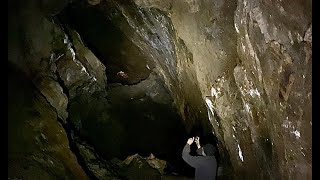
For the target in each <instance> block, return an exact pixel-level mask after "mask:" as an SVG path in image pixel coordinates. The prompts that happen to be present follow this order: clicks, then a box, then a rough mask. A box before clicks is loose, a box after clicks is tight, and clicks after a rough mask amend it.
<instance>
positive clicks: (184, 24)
mask: <svg viewBox="0 0 320 180" xmlns="http://www.w3.org/2000/svg"><path fill="white" fill-rule="evenodd" d="M134 3H135V4H132V3H128V2H124V1H108V2H106V3H104V2H101V3H100V4H99V6H97V10H98V11H101V12H103V13H105V14H106V16H107V17H109V19H110V20H111V21H112V22H113V23H114V24H115V25H116V26H117V27H119V28H120V29H121V30H122V31H123V32H124V33H125V34H126V35H127V37H129V38H131V39H132V42H134V43H135V44H136V45H137V46H138V47H140V49H141V51H142V52H143V53H144V54H146V55H147V56H149V58H151V59H152V60H153V61H154V62H155V64H156V67H157V70H158V72H159V74H161V75H162V76H163V77H164V79H165V82H166V84H167V86H168V88H169V89H170V90H171V92H172V95H173V96H174V97H175V100H176V101H175V102H176V104H177V106H178V107H179V108H180V113H181V114H182V116H183V117H184V119H185V122H186V124H187V126H193V125H194V124H196V123H195V122H197V121H206V114H204V113H205V110H204V109H205V108H203V104H204V103H205V104H206V106H207V109H208V116H209V120H210V123H211V125H212V131H213V133H214V134H215V135H216V136H217V137H218V139H219V148H220V151H221V152H222V153H223V154H224V155H223V157H224V159H225V161H228V160H227V159H229V160H230V162H231V167H226V168H224V169H233V170H234V172H233V173H234V174H236V176H237V177H243V178H246V177H256V178H275V179H278V178H279V179H286V178H287V177H290V178H291V179H300V178H307V179H310V178H311V139H312V138H311V126H312V122H311V97H312V94H311V74H312V71H311V62H312V54H311V47H312V32H311V29H312V24H311V13H310V12H311V5H312V4H311V2H310V1H298V0H297V1H290V2H289V1H264V2H259V1H241V0H239V1H238V2H234V1H200V0H194V1H157V0H154V1H143V0H137V1H134ZM203 119H205V120H203ZM202 124H204V125H205V122H204V123H202ZM209 129H210V127H209Z"/></svg>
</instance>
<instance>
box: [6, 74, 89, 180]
mask: <svg viewBox="0 0 320 180" xmlns="http://www.w3.org/2000/svg"><path fill="white" fill-rule="evenodd" d="M8 88H9V89H8V178H14V177H16V178H22V179H56V178H62V179H89V178H88V177H87V175H86V173H85V172H84V171H83V169H82V168H81V166H80V165H79V164H78V162H77V158H76V157H75V155H74V154H73V152H72V151H71V150H70V147H69V140H68V138H67V134H66V132H65V130H64V128H63V127H62V125H61V124H60V123H59V122H58V121H57V118H58V117H57V113H56V112H55V109H54V108H53V107H52V106H51V105H50V104H49V103H48V102H47V100H46V99H45V98H44V97H43V95H41V94H40V92H39V91H38V90H37V89H36V87H34V86H33V84H32V82H31V80H30V79H27V78H26V74H24V73H21V72H19V71H12V69H10V73H9V74H8Z"/></svg>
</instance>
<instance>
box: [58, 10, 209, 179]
mask: <svg viewBox="0 0 320 180" xmlns="http://www.w3.org/2000/svg"><path fill="white" fill-rule="evenodd" d="M84 6H85V5H84ZM58 17H59V20H60V21H61V23H63V24H64V26H66V27H69V28H70V29H74V30H76V31H77V32H78V33H79V34H80V36H81V38H82V40H83V41H84V43H85V44H86V46H87V47H88V48H90V49H91V51H92V52H93V53H94V54H95V55H96V56H97V57H98V58H99V59H100V61H101V62H102V63H103V64H104V65H105V66H106V74H107V79H108V85H107V96H103V95H100V94H95V96H91V97H89V96H84V95H79V96H77V97H75V98H73V99H71V102H70V104H71V105H70V119H71V121H73V122H78V121H80V123H81V127H79V130H80V132H81V135H82V137H83V138H84V139H86V140H88V142H89V143H90V144H91V145H92V146H93V147H94V148H95V150H96V151H97V152H98V153H99V155H101V156H102V157H104V158H105V159H109V160H111V159H112V158H115V157H116V158H119V159H121V160H124V159H125V158H127V157H128V156H130V155H133V154H136V153H138V154H139V155H141V156H143V157H148V156H149V155H150V154H151V153H152V154H153V155H155V157H156V158H159V159H163V160H165V161H167V162H168V168H167V169H166V171H167V173H178V174H180V175H185V176H189V177H192V176H193V175H194V169H193V168H192V167H190V166H188V165H187V164H186V163H185V162H184V161H183V160H182V158H181V153H182V149H183V146H184V145H185V143H186V140H187V138H188V137H189V136H191V134H188V132H187V131H186V129H185V126H184V122H183V121H182V119H181V117H180V116H179V114H178V111H177V109H176V108H175V105H174V103H173V99H172V97H171V95H170V93H169V91H168V90H167V88H166V87H165V85H164V82H163V80H162V79H161V78H160V77H159V76H158V75H157V74H155V73H153V72H152V69H151V68H152V66H151V64H152V63H151V62H148V61H147V59H145V57H144V55H143V54H142V53H141V52H140V51H139V48H138V47H137V46H136V45H135V44H133V43H132V42H131V41H130V40H129V39H128V38H127V37H126V36H125V35H124V34H123V33H122V32H121V31H120V30H119V29H118V28H117V27H115V26H113V24H112V23H111V22H110V21H108V19H107V18H106V17H105V16H103V15H102V14H100V13H99V11H97V10H95V9H94V7H86V8H83V6H77V5H74V4H70V5H69V6H68V7H67V8H66V9H65V10H64V11H63V12H62V13H61V14H60V15H59V16H58ZM93 19H94V21H93ZM147 65H150V67H151V68H150V67H149V68H147ZM120 71H122V72H124V73H125V76H121V74H120V75H119V73H118V72H120ZM201 133H202V132H201ZM202 134H203V133H202ZM202 134H201V135H202ZM205 139H206V138H204V140H205ZM205 141H206V140H205Z"/></svg>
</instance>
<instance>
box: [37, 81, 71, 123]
mask: <svg viewBox="0 0 320 180" xmlns="http://www.w3.org/2000/svg"><path fill="white" fill-rule="evenodd" d="M35 84H36V86H37V88H38V89H39V90H40V92H41V93H42V94H43V96H45V98H46V99H47V101H48V102H49V103H50V105H51V106H52V107H54V108H55V109H56V111H57V113H58V116H59V118H61V119H62V120H64V122H65V123H66V119H67V117H68V112H67V105H68V98H67V96H66V95H65V94H64V92H63V89H62V87H61V86H60V84H59V83H58V82H57V81H55V80H54V79H52V78H50V77H43V78H41V79H39V80H37V81H36V83H35Z"/></svg>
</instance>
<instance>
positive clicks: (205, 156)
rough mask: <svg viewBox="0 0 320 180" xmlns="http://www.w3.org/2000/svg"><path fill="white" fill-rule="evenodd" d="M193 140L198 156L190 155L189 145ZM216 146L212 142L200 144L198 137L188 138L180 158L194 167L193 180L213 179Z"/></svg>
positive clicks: (215, 167) (215, 168) (214, 177)
mask: <svg viewBox="0 0 320 180" xmlns="http://www.w3.org/2000/svg"><path fill="white" fill-rule="evenodd" d="M193 142H195V143H196V145H197V148H198V149H197V150H196V152H197V154H198V156H192V155H190V151H191V149H190V146H191V144H192V143H193ZM215 151H216V148H215V147H214V146H213V145H212V144H209V143H208V144H206V145H204V146H203V147H201V146H200V138H199V137H196V138H194V137H192V138H189V139H188V141H187V143H186V145H185V146H184V148H183V151H182V159H183V160H184V161H185V162H186V163H188V164H189V165H190V166H192V167H194V168H195V180H215V179H216V172H217V160H216V158H215V155H214V154H215Z"/></svg>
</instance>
